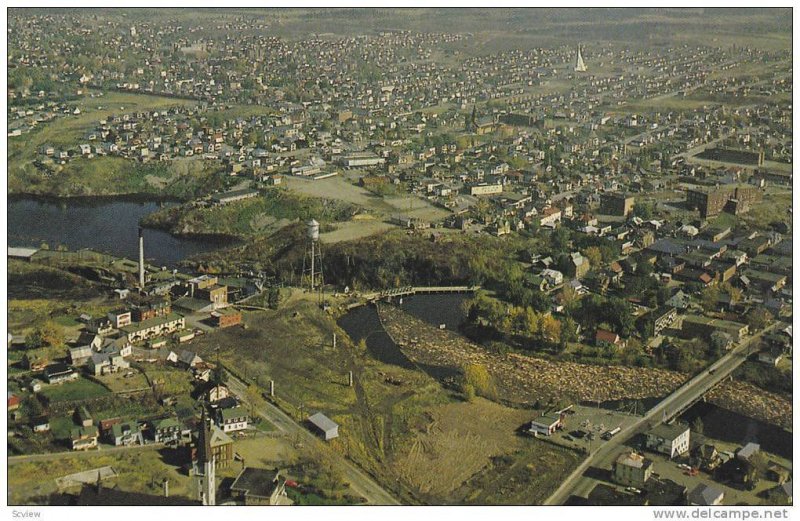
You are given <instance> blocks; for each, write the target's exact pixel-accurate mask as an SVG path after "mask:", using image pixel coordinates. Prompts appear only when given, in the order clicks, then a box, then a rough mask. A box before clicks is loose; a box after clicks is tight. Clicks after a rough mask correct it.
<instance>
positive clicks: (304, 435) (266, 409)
mask: <svg viewBox="0 0 800 521" xmlns="http://www.w3.org/2000/svg"><path fill="white" fill-rule="evenodd" d="M228 386H229V387H230V389H231V390H232V391H233V392H234V393H235V394H237V395H239V396H242V397H244V396H246V394H245V388H246V384H244V383H242V382H241V381H239V380H238V379H236V378H235V377H234V376H233V375H230V377H229V379H228ZM255 412H256V413H258V414H259V416H261V417H262V418H265V419H267V420H268V421H269V422H270V423H272V424H273V425H274V426H275V427H276V428H277V429H278V430H279V431H281V432H283V433H285V434H287V435H290V436H299V437H300V438H301V439H304V440H306V441H307V442H309V443H314V442H316V441H317V440H318V438H317V437H316V436H314V434H312V433H311V432H310V431H309V430H308V429H306V428H305V427H303V426H302V425H300V424H299V423H297V422H296V421H295V420H294V419H292V418H291V417H290V416H289V415H287V414H286V413H285V412H283V411H282V410H280V409H279V408H278V407H276V406H275V405H273V404H271V403H269V402H263V405H260V406H259V407H256V408H255ZM330 453H331V455H332V456H334V457H335V458H336V459H337V460H338V461H339V464H340V467H341V469H342V471H343V473H344V475H345V478H346V481H347V482H348V483H350V487H351V488H352V489H353V491H355V492H356V493H357V494H359V495H360V496H362V497H364V499H366V500H367V503H369V504H371V505H399V504H400V503H399V502H398V501H397V500H396V499H395V498H394V497H393V496H392V495H391V494H389V493H388V492H387V491H386V490H384V489H383V488H381V486H380V485H378V484H377V483H375V481H374V480H373V479H372V478H370V477H369V476H367V474H365V473H364V472H363V471H362V470H361V469H359V468H358V467H356V466H355V465H354V464H353V463H351V462H350V461H348V460H346V459H345V458H343V457H342V456H341V455H339V454H338V453H335V452H333V451H331V452H330Z"/></svg>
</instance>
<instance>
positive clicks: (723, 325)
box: [681, 315, 748, 342]
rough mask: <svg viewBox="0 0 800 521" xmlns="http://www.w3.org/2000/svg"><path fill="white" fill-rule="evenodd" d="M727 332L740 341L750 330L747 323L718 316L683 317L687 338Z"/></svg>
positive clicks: (683, 331) (682, 329)
mask: <svg viewBox="0 0 800 521" xmlns="http://www.w3.org/2000/svg"><path fill="white" fill-rule="evenodd" d="M717 331H719V332H722V333H727V334H728V335H730V337H731V338H732V339H733V340H734V341H736V342H738V341H740V340H741V339H742V338H743V337H744V336H745V335H746V334H747V331H748V327H747V324H741V323H739V322H733V321H731V320H721V319H718V318H708V317H704V316H700V315H687V316H686V317H684V319H683V325H682V328H681V332H682V333H683V335H684V336H686V337H687V338H689V337H702V338H706V339H709V338H711V335H712V334H713V333H715V332H717Z"/></svg>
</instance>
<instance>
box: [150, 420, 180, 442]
mask: <svg viewBox="0 0 800 521" xmlns="http://www.w3.org/2000/svg"><path fill="white" fill-rule="evenodd" d="M150 431H151V432H152V433H153V441H155V442H156V443H166V444H169V443H174V442H177V441H179V440H180V439H181V436H182V431H183V426H182V425H181V423H180V422H179V421H178V420H177V419H176V418H162V419H160V420H153V421H152V422H150Z"/></svg>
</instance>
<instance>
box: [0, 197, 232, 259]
mask: <svg viewBox="0 0 800 521" xmlns="http://www.w3.org/2000/svg"><path fill="white" fill-rule="evenodd" d="M164 204H167V205H168V204H174V203H164ZM159 208H160V203H156V202H152V201H149V202H141V201H133V200H128V199H118V198H101V199H64V200H50V199H32V198H19V199H9V201H8V209H7V213H6V215H7V218H8V245H9V246H31V247H39V246H40V245H41V244H42V243H43V242H45V243H47V244H48V245H49V246H50V247H51V248H55V247H56V246H58V245H59V244H63V245H65V246H66V247H67V248H69V249H70V250H78V249H82V248H90V249H92V250H95V251H99V252H103V253H108V254H111V255H115V256H118V257H126V258H129V259H137V258H138V256H139V253H138V248H139V246H138V232H137V229H138V227H139V219H141V218H142V217H144V216H146V215H148V214H150V213H152V212H155V211H156V210H158V209H159ZM222 244H224V243H223V242H222V241H212V240H208V239H188V238H181V237H175V236H173V235H170V234H169V233H167V232H163V231H160V230H151V229H145V230H144V251H145V257H146V259H147V260H148V262H151V263H153V264H155V265H158V266H169V267H173V266H175V264H177V263H178V262H179V261H181V260H183V259H185V258H187V257H190V256H192V255H195V254H198V253H203V252H206V251H211V250H214V249H216V248H219V247H220V246H221V245H222Z"/></svg>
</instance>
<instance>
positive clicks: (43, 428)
mask: <svg viewBox="0 0 800 521" xmlns="http://www.w3.org/2000/svg"><path fill="white" fill-rule="evenodd" d="M31 428H32V429H33V432H49V431H50V418H48V417H47V416H38V417H36V418H33V419H32V420H31Z"/></svg>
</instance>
